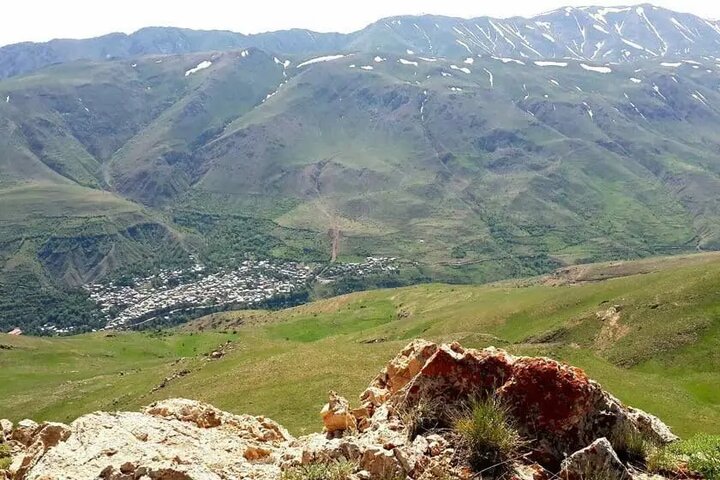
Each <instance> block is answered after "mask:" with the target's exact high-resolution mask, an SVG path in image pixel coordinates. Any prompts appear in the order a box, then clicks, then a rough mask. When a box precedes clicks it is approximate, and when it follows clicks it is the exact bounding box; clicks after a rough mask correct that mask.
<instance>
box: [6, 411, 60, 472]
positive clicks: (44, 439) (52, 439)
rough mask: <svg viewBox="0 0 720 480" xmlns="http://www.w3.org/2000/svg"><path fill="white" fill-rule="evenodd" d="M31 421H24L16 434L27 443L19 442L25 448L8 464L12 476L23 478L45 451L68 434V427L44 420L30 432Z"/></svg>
mask: <svg viewBox="0 0 720 480" xmlns="http://www.w3.org/2000/svg"><path fill="white" fill-rule="evenodd" d="M22 423H23V422H20V423H19V424H18V426H20V424H22ZM32 423H35V422H32ZM32 423H31V422H26V423H25V426H24V427H22V428H23V431H22V432H21V433H20V434H18V437H21V438H22V439H23V440H24V441H26V442H28V443H21V445H24V446H26V447H27V448H26V449H25V450H24V451H23V452H22V454H20V455H16V456H15V457H14V459H13V462H12V464H11V465H10V469H9V471H10V473H11V474H12V475H13V478H24V477H25V474H26V473H27V471H28V470H30V469H31V468H32V467H33V466H35V464H37V462H38V461H39V460H40V458H42V456H43V455H44V454H45V452H47V451H48V450H49V449H50V448H52V447H55V446H56V445H58V444H59V443H60V442H64V441H65V440H67V439H68V437H69V436H70V427H68V426H67V425H64V424H62V423H52V422H45V423H43V424H42V425H38V426H36V427H35V429H34V430H33V431H32V432H30V431H29V429H30V427H31V426H32ZM36 425H37V424H36ZM16 431H17V429H16ZM19 443H20V442H19Z"/></svg>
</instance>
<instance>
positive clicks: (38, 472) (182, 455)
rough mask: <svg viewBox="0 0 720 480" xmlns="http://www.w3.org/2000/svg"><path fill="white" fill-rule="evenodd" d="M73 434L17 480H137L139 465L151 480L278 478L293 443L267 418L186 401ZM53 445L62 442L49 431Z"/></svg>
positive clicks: (75, 428)
mask: <svg viewBox="0 0 720 480" xmlns="http://www.w3.org/2000/svg"><path fill="white" fill-rule="evenodd" d="M69 429H70V435H69V437H67V438H65V439H64V441H62V440H61V441H60V443H58V444H57V446H55V447H54V448H51V449H50V450H49V451H47V452H45V453H44V455H41V456H40V458H39V459H35V462H36V463H35V464H34V465H31V466H30V468H29V469H28V472H27V474H25V475H24V476H21V477H16V478H27V479H32V480H40V479H43V480H48V479H54V478H58V479H59V478H62V479H63V480H74V479H78V480H79V479H94V478H98V477H100V478H106V479H113V480H114V479H124V478H134V477H127V475H128V473H126V471H129V470H130V469H131V466H132V468H133V472H135V473H133V475H136V474H137V472H140V471H141V472H144V473H143V475H145V476H146V477H148V478H151V479H172V480H175V479H183V478H188V479H190V478H192V479H208V480H209V479H221V478H258V479H276V478H279V476H280V467H279V459H280V456H281V454H282V452H283V451H284V449H285V448H286V447H287V444H288V443H289V442H290V441H292V440H293V438H292V437H291V436H290V435H289V434H288V433H287V431H285V429H283V428H282V427H280V426H279V425H278V424H276V423H275V422H272V421H271V420H267V419H265V418H263V417H251V416H248V415H240V416H238V415H232V414H229V413H226V412H222V411H220V410H218V409H216V408H214V407H212V406H210V405H207V404H204V403H200V402H193V401H190V400H181V399H176V400H166V401H163V402H158V403H156V404H153V405H151V406H150V407H148V408H146V410H145V413H103V412H98V413H93V414H90V415H86V416H84V417H81V418H79V419H78V420H76V421H75V422H73V423H72V424H71V425H70V427H69ZM39 438H41V439H42V438H45V437H43V435H42V434H41V435H39ZM47 438H51V439H55V438H58V437H57V436H56V435H50V432H48V435H47ZM39 443H41V442H39ZM58 472H62V475H59V476H58ZM137 478H140V476H138V477H137Z"/></svg>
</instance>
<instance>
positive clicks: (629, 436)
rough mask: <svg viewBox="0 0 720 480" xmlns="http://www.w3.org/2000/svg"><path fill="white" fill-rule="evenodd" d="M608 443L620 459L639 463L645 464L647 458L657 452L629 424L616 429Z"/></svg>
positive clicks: (650, 443)
mask: <svg viewBox="0 0 720 480" xmlns="http://www.w3.org/2000/svg"><path fill="white" fill-rule="evenodd" d="M610 443H611V444H612V446H613V449H615V451H616V452H617V453H618V455H620V457H621V458H623V459H625V460H629V461H637V462H641V463H645V462H646V461H647V458H648V457H649V456H650V455H651V454H652V453H653V452H654V451H655V450H657V448H656V445H654V444H653V443H652V442H650V441H649V440H648V439H646V438H645V436H644V435H643V434H642V432H640V431H639V430H638V429H637V428H635V427H633V426H632V425H629V424H628V425H626V426H625V427H623V428H619V429H617V430H616V431H615V432H614V433H613V435H612V437H611V438H610Z"/></svg>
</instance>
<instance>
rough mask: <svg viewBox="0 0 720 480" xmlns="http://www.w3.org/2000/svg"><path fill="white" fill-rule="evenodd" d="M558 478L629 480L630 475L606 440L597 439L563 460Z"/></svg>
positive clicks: (574, 479) (566, 479) (572, 479)
mask: <svg viewBox="0 0 720 480" xmlns="http://www.w3.org/2000/svg"><path fill="white" fill-rule="evenodd" d="M558 476H559V477H560V478H562V479H564V480H586V479H589V478H603V479H612V480H629V479H630V473H629V472H628V470H627V468H625V465H623V463H622V462H621V461H620V459H619V458H618V456H617V454H616V453H615V450H613V447H612V445H611V444H610V442H609V441H608V439H607V438H599V439H597V440H595V441H594V442H593V443H592V444H590V445H588V446H587V447H585V448H583V449H582V450H578V451H577V452H575V453H573V454H572V455H570V456H569V457H568V458H566V459H565V460H563V462H562V466H561V469H560V474H559V475H558Z"/></svg>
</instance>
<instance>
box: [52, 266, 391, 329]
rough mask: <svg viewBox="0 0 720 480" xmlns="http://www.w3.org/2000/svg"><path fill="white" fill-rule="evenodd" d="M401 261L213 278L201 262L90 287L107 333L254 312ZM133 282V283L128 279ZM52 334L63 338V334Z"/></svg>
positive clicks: (261, 269)
mask: <svg viewBox="0 0 720 480" xmlns="http://www.w3.org/2000/svg"><path fill="white" fill-rule="evenodd" d="M398 271H399V268H398V266H397V259H395V258H385V257H368V258H367V259H366V260H365V261H364V262H362V263H343V264H333V265H331V266H329V267H327V268H325V269H324V270H321V271H320V272H318V271H314V270H313V269H312V268H311V267H309V266H307V265H304V264H301V263H296V262H284V263H278V262H272V261H268V260H246V261H244V262H243V263H242V264H241V265H240V266H239V267H238V268H235V269H228V270H220V271H218V272H215V273H207V272H206V269H205V267H204V266H203V265H201V264H200V263H198V262H197V260H196V261H195V265H194V266H192V267H190V268H188V269H185V270H183V269H177V270H161V271H159V272H158V273H156V274H155V275H152V276H149V277H142V278H133V279H131V280H130V281H125V282H114V283H113V282H111V283H107V284H90V285H86V286H85V289H86V290H87V291H88V293H89V295H90V298H91V299H92V300H94V301H95V302H96V303H97V305H98V307H99V309H100V311H101V312H102V314H103V315H104V316H105V318H106V319H107V325H106V328H107V329H116V328H123V327H127V326H131V325H139V324H142V323H145V322H151V321H156V320H158V319H162V320H169V319H171V318H172V316H173V315H174V314H176V313H178V312H188V311H192V312H193V313H198V314H201V313H202V312H203V310H207V311H211V310H212V309H217V308H222V307H228V308H230V307H237V308H241V307H252V306H253V305H258V304H262V303H264V302H268V301H270V300H273V299H275V298H279V297H282V296H287V295H291V294H293V293H297V292H299V291H301V290H302V289H304V288H306V287H307V286H308V285H310V284H311V283H312V282H313V281H316V280H317V281H321V282H332V281H335V280H338V279H341V278H343V277H350V276H352V277H358V276H365V275H371V274H382V273H386V274H387V273H397V272H398ZM126 280H127V279H126ZM46 327H47V328H46V329H45V330H46V331H47V333H50V334H63V333H70V332H61V331H59V330H50V327H52V326H46Z"/></svg>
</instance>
